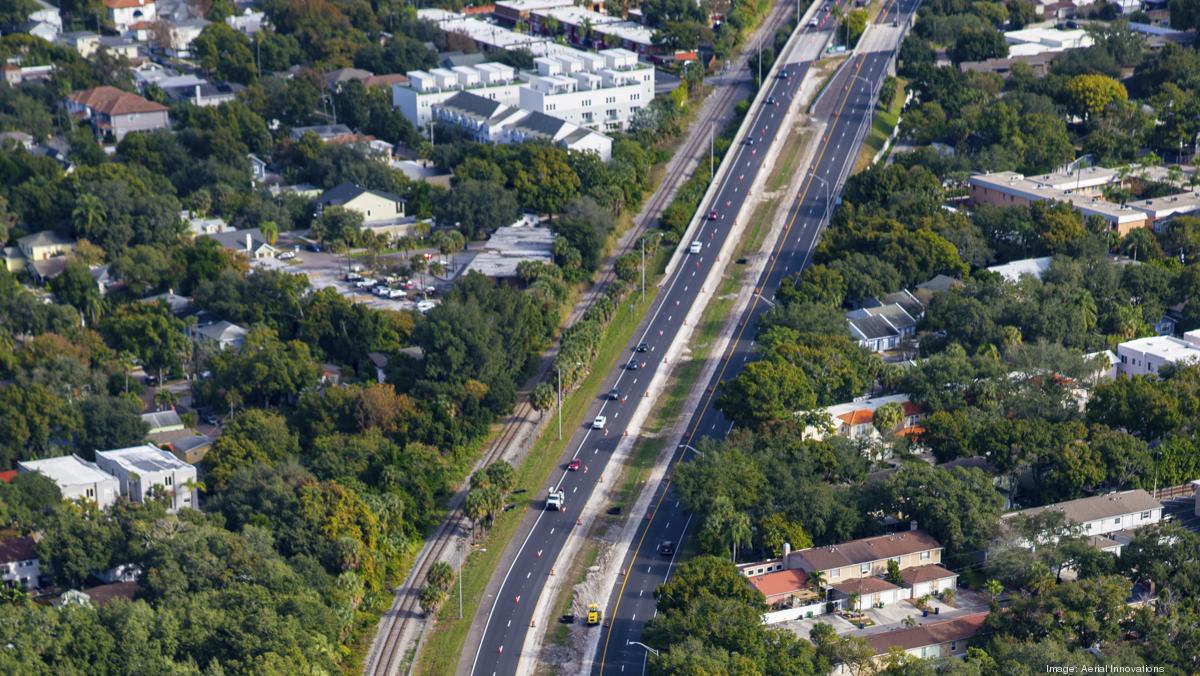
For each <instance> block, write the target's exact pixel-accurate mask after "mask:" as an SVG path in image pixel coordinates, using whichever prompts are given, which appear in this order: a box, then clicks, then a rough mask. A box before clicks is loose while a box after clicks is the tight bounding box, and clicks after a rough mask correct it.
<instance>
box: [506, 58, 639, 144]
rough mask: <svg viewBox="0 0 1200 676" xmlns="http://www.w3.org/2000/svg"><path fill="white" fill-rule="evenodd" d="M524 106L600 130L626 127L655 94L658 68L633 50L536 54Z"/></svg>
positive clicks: (523, 92)
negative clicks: (533, 71)
mask: <svg viewBox="0 0 1200 676" xmlns="http://www.w3.org/2000/svg"><path fill="white" fill-rule="evenodd" d="M534 63H535V64H536V65H537V75H535V76H530V78H529V82H528V83H527V84H526V86H524V87H522V88H521V91H520V102H519V105H520V106H521V108H524V109H525V110H532V111H534V112H537V113H545V114H547V115H553V116H554V117H557V118H560V119H563V120H566V121H567V122H571V123H573V124H577V125H580V126H582V127H588V128H589V129H596V130H598V131H616V130H623V129H625V128H626V127H627V126H629V123H630V122H631V121H632V120H633V116H634V114H635V113H637V111H639V110H641V109H642V108H645V107H646V106H648V105H649V104H650V101H652V100H653V99H654V68H653V67H651V66H649V65H647V64H642V63H639V62H638V57H637V54H635V53H633V52H631V51H629V50H627V49H606V50H603V51H600V52H597V53H595V54H593V53H590V52H576V53H574V54H555V55H553V56H543V57H539V58H537V59H534Z"/></svg>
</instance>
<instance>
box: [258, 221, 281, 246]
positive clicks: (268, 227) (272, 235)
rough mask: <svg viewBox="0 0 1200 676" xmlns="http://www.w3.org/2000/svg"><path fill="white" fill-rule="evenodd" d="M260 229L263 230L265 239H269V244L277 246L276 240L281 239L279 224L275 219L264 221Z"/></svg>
mask: <svg viewBox="0 0 1200 676" xmlns="http://www.w3.org/2000/svg"><path fill="white" fill-rule="evenodd" d="M259 230H260V231H262V236H263V239H264V240H266V241H267V244H270V245H271V246H275V242H276V241H278V240H279V224H278V223H276V222H275V221H264V222H263V224H262V225H260V226H259Z"/></svg>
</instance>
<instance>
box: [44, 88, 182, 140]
mask: <svg viewBox="0 0 1200 676" xmlns="http://www.w3.org/2000/svg"><path fill="white" fill-rule="evenodd" d="M66 104H67V112H68V113H70V114H71V115H74V116H76V117H77V118H79V119H81V120H86V121H88V122H90V123H91V125H92V129H93V130H95V132H96V134H97V135H102V136H108V135H110V134H111V135H112V137H113V140H115V141H120V140H121V139H123V138H125V136H126V135H127V134H130V133H132V132H137V131H151V130H154V129H167V128H169V127H170V126H171V119H170V116H169V115H168V112H167V107H166V106H164V105H162V104H160V103H155V102H154V101H149V100H147V99H144V98H142V97H140V96H138V95H137V94H131V93H129V92H127V91H123V90H120V89H117V88H116V87H107V86H106V87H93V88H91V89H85V90H83V91H78V92H75V93H73V94H71V95H70V96H68V97H67V100H66Z"/></svg>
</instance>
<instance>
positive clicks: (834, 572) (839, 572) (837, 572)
mask: <svg viewBox="0 0 1200 676" xmlns="http://www.w3.org/2000/svg"><path fill="white" fill-rule="evenodd" d="M830 572H831V573H832V575H830V576H829V577H841V576H842V569H841V568H834V569H833V570H832V571H830Z"/></svg>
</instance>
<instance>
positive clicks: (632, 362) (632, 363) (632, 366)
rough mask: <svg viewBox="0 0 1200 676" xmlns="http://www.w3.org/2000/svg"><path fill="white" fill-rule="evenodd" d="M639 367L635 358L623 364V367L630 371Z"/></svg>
mask: <svg viewBox="0 0 1200 676" xmlns="http://www.w3.org/2000/svg"><path fill="white" fill-rule="evenodd" d="M640 367H641V365H640V364H638V362H637V360H636V359H630V360H629V363H628V364H626V365H625V368H627V369H629V370H630V371H636V370H638V369H639V368H640Z"/></svg>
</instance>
